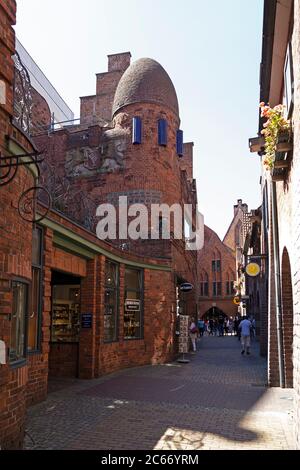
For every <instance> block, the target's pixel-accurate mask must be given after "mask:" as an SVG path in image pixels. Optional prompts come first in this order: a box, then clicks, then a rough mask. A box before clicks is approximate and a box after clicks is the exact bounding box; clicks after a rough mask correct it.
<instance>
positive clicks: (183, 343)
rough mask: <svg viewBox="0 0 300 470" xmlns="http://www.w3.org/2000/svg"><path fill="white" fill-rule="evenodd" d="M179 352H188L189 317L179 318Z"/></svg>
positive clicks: (182, 316)
mask: <svg viewBox="0 0 300 470" xmlns="http://www.w3.org/2000/svg"><path fill="white" fill-rule="evenodd" d="M178 339H179V352H180V353H187V352H188V350H189V316H188V315H180V316H179V338H178Z"/></svg>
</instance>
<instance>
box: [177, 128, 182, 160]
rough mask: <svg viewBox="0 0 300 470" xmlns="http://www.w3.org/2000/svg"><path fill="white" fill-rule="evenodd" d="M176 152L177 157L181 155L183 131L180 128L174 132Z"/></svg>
mask: <svg viewBox="0 0 300 470" xmlns="http://www.w3.org/2000/svg"><path fill="white" fill-rule="evenodd" d="M176 152H177V155H178V156H179V157H182V156H183V131H181V130H180V129H178V131H177V133H176Z"/></svg>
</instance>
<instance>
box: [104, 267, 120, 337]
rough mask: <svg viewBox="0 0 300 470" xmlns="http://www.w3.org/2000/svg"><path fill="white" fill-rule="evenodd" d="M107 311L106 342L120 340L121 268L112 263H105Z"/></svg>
mask: <svg viewBox="0 0 300 470" xmlns="http://www.w3.org/2000/svg"><path fill="white" fill-rule="evenodd" d="M104 303H105V311H104V341H117V339H118V320H119V315H118V305H119V267H118V265H117V264H115V263H112V262H111V261H108V260H107V261H106V262H105V299H104Z"/></svg>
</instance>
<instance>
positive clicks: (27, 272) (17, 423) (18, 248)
mask: <svg viewBox="0 0 300 470" xmlns="http://www.w3.org/2000/svg"><path fill="white" fill-rule="evenodd" d="M15 15H16V3H15V1H13V0H3V1H1V3H0V37H1V41H0V80H2V81H4V83H5V90H6V103H5V104H4V105H2V104H1V105H0V151H1V153H2V154H4V155H6V146H7V137H8V136H11V137H13V138H14V139H16V140H17V141H18V142H19V143H20V144H21V145H23V146H24V150H25V149H28V150H29V151H32V147H31V146H30V144H29V143H28V141H27V139H26V137H25V136H23V135H22V134H21V133H20V132H19V131H18V130H16V129H14V128H13V127H12V125H11V118H12V114H13V78H14V64H13V61H12V58H11V56H12V54H14V52H15V33H14V29H13V28H12V25H13V24H15V21H16V17H15ZM32 185H33V177H32V174H31V173H30V172H29V171H28V170H27V169H25V167H20V168H19V169H18V173H17V175H16V176H15V178H14V179H13V180H12V181H11V182H10V183H9V184H7V185H6V186H0V339H1V340H3V341H4V342H5V345H6V348H7V347H8V345H9V343H10V320H9V318H10V314H11V311H12V290H11V281H12V279H13V278H14V277H16V276H18V277H23V278H25V279H26V280H28V281H30V279H31V237H32V227H31V224H30V223H27V222H24V221H23V220H22V219H21V218H20V216H19V214H18V200H19V198H20V196H21V194H22V193H23V191H25V190H26V189H27V188H29V187H30V186H32ZM7 360H8V357H7ZM27 381H28V367H27V365H24V364H23V365H22V367H17V368H12V367H11V366H10V364H8V363H7V364H5V365H0V447H1V448H2V449H18V448H20V447H22V443H23V436H24V418H25V399H26V396H25V390H26V384H27Z"/></svg>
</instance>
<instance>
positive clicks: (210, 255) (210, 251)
mask: <svg viewBox="0 0 300 470" xmlns="http://www.w3.org/2000/svg"><path fill="white" fill-rule="evenodd" d="M216 252H218V253H219V254H220V259H221V282H222V295H221V296H217V297H213V295H212V294H213V279H214V278H213V271H212V261H213V260H214V259H215V253H216ZM203 273H207V275H208V289H209V290H208V294H209V296H208V297H199V317H201V316H203V315H204V314H205V313H206V312H207V310H209V309H210V308H211V307H212V303H215V304H216V307H218V308H220V309H221V310H223V311H224V313H225V314H226V315H228V316H235V315H237V313H238V310H237V306H236V305H235V304H234V303H233V302H232V300H233V294H231V295H226V281H227V273H229V274H230V276H231V277H230V279H231V280H233V281H235V279H236V261H235V256H234V253H233V252H232V251H231V250H230V249H229V248H228V247H227V246H226V245H225V243H222V242H221V240H220V238H219V237H218V235H217V234H216V233H215V232H214V231H213V230H211V229H210V228H209V227H206V226H205V229H204V247H203V248H202V250H200V252H199V254H198V275H199V282H200V276H201V274H203Z"/></svg>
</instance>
